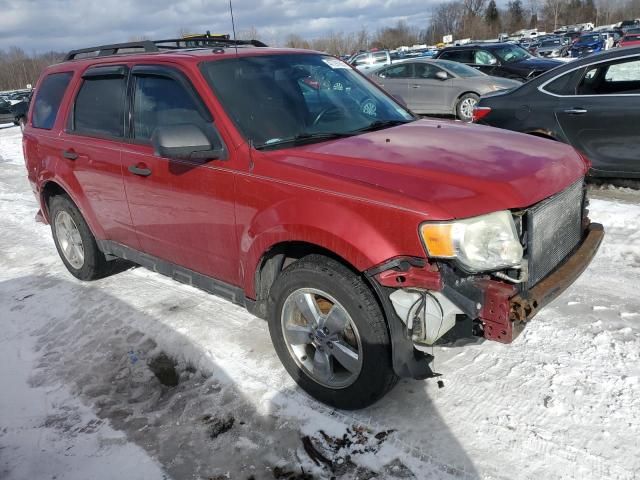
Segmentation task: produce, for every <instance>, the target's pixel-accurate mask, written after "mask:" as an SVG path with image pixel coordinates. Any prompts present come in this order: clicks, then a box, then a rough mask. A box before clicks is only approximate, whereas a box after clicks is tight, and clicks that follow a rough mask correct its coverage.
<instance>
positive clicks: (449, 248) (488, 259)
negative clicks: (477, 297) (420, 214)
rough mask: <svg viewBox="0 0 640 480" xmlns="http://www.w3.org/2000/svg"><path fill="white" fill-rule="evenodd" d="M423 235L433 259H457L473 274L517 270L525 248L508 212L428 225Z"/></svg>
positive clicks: (421, 232) (422, 232) (427, 223)
mask: <svg viewBox="0 0 640 480" xmlns="http://www.w3.org/2000/svg"><path fill="white" fill-rule="evenodd" d="M420 236H421V238H422V241H423V243H424V246H425V248H426V250H427V254H428V255H429V257H431V258H448V259H454V260H455V261H456V262H457V263H458V264H459V265H460V267H461V268H462V269H463V270H466V271H468V272H470V273H476V272H485V271H491V270H499V269H503V268H509V267H517V266H519V265H520V264H521V262H522V245H521V244H520V240H519V239H518V233H517V232H516V227H515V224H514V222H513V217H512V216H511V212H509V211H506V210H505V211H500V212H493V213H489V214H487V215H481V216H479V217H473V218H467V219H464V220H454V221H450V222H425V223H423V224H422V225H420Z"/></svg>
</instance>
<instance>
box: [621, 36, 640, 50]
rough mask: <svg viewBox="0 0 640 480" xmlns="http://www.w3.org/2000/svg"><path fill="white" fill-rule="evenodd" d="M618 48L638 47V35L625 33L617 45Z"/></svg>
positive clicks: (639, 37)
mask: <svg viewBox="0 0 640 480" xmlns="http://www.w3.org/2000/svg"><path fill="white" fill-rule="evenodd" d="M619 46H620V47H637V46H640V33H627V34H626V35H625V36H624V37H622V40H620V43H619Z"/></svg>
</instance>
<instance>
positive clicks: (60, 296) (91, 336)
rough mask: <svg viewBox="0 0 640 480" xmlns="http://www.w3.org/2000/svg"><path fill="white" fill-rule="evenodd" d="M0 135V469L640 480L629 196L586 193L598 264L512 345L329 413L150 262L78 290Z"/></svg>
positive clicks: (638, 273)
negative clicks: (602, 230) (597, 227)
mask: <svg viewBox="0 0 640 480" xmlns="http://www.w3.org/2000/svg"><path fill="white" fill-rule="evenodd" d="M36 210H37V207H36V203H35V200H34V198H33V194H32V193H31V191H30V188H29V186H28V183H27V180H26V176H25V172H24V163H23V159H22V152H21V135H20V131H19V129H18V128H15V127H10V128H3V129H2V128H0V267H1V268H0V326H1V327H2V328H1V329H0V479H7V480H9V479H11V480H26V479H53V478H56V479H59V480H60V479H82V480H84V479H103V478H104V479H111V478H127V479H129V478H130V479H163V478H167V479H168V478H174V479H191V478H205V479H209V478H216V479H218V478H232V479H236V478H238V479H246V478H256V479H263V478H264V479H266V478H281V479H294V478H299V479H304V478H329V477H332V476H334V477H337V478H344V479H350V478H353V479H355V478H359V479H366V478H372V477H374V476H377V477H378V478H418V479H423V478H434V479H441V478H444V479H447V478H451V479H453V478H455V479H459V478H486V479H516V478H518V479H520V478H522V479H525V478H536V479H556V478H580V479H611V478H621V479H632V478H638V477H640V447H639V444H638V438H640V297H639V295H638V291H639V290H640V193H639V192H635V191H632V190H625V189H607V188H602V187H601V188H598V189H597V190H595V191H594V192H593V199H592V202H591V212H592V218H593V219H594V220H596V221H599V222H602V223H604V225H605V227H606V229H607V236H606V239H605V242H604V244H603V246H602V248H601V250H600V252H599V255H598V257H597V258H596V260H595V261H594V263H593V264H592V266H591V267H590V268H589V269H588V271H587V272H586V273H585V274H584V275H583V276H582V277H581V279H580V280H579V281H578V282H577V283H576V284H575V285H574V286H572V287H571V288H570V289H569V290H568V291H567V292H566V293H565V294H564V295H562V297H560V298H559V299H558V300H556V301H555V302H554V303H553V304H552V305H551V306H549V307H548V308H546V309H545V310H544V311H543V312H542V313H540V314H539V315H538V317H537V318H536V319H535V321H534V322H533V323H532V324H530V325H529V327H528V328H527V329H526V330H525V332H524V333H523V334H522V335H521V336H520V337H519V338H518V339H517V340H516V341H515V342H514V343H513V344H512V345H501V344H497V343H492V342H480V341H478V342H477V343H473V344H470V345H466V346H455V347H448V348H439V349H436V350H435V355H436V362H435V368H436V370H437V371H438V372H440V373H442V375H443V376H442V377H441V379H442V380H443V381H444V385H445V386H444V388H438V386H437V384H436V382H435V381H425V382H416V381H402V382H400V384H399V385H398V386H397V387H396V388H395V389H394V390H393V391H392V392H391V394H389V395H388V396H387V397H386V398H385V399H383V400H382V401H381V402H379V403H378V404H376V405H374V406H372V407H370V408H368V409H366V410H362V411H358V412H338V411H333V410H331V409H329V408H327V407H326V406H324V405H322V404H319V403H318V402H316V401H314V400H313V399H311V398H309V397H308V396H307V395H306V394H304V393H303V392H301V391H300V390H299V389H298V388H296V386H295V384H294V382H293V381H292V380H291V379H290V378H289V377H288V376H287V374H286V373H285V371H284V369H283V368H282V367H281V366H280V364H279V362H278V359H277V357H276V355H275V353H274V352H273V350H272V348H271V345H270V342H269V337H268V332H267V326H266V323H265V322H263V321H261V320H258V319H256V318H254V317H252V316H251V315H250V314H248V313H247V312H246V311H244V310H242V309H241V308H238V307H236V306H233V305H231V304H230V303H228V302H226V301H223V300H220V299H218V298H216V297H213V296H210V295H207V294H205V293H203V292H200V291H198V290H195V289H193V288H190V287H187V286H184V285H181V284H178V283H175V282H173V281H171V280H169V279H167V278H164V277H161V276H159V275H157V274H154V273H151V272H148V271H146V270H144V269H141V268H138V269H130V270H127V271H124V272H122V273H120V274H118V275H114V276H112V277H110V278H106V279H103V280H100V281H97V282H92V283H82V282H79V281H77V280H75V279H74V278H73V277H71V275H69V274H68V273H67V272H66V270H65V269H64V267H63V265H62V262H61V261H60V260H59V259H58V256H57V253H56V251H55V247H54V245H53V241H52V240H51V234H50V230H49V228H48V227H46V226H43V225H40V224H37V223H35V222H34V220H33V218H34V214H35V212H36Z"/></svg>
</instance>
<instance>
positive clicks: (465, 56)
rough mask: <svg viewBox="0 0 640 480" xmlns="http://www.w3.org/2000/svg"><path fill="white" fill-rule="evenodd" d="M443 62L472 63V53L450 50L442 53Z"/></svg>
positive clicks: (470, 51) (469, 51)
mask: <svg viewBox="0 0 640 480" xmlns="http://www.w3.org/2000/svg"><path fill="white" fill-rule="evenodd" d="M439 58H441V59H443V60H452V61H454V62H460V63H473V51H472V50H452V51H449V52H444V53H443V54H442V56H441V57H439Z"/></svg>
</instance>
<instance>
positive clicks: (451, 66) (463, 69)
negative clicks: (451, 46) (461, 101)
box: [437, 60, 486, 78]
mask: <svg viewBox="0 0 640 480" xmlns="http://www.w3.org/2000/svg"><path fill="white" fill-rule="evenodd" d="M437 64H438V65H442V66H443V67H444V68H446V69H447V70H449V71H450V72H451V73H455V74H456V75H457V76H459V77H462V78H470V77H483V76H486V75H485V74H484V73H482V72H481V71H480V70H477V69H475V68H473V67H469V66H468V65H465V64H464V63H458V62H452V61H451V60H437Z"/></svg>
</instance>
